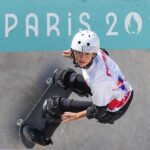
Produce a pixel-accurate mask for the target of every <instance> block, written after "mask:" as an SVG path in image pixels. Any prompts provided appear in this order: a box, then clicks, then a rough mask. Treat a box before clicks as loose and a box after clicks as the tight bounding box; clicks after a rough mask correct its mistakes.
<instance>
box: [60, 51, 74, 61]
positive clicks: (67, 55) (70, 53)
mask: <svg viewBox="0 0 150 150" xmlns="http://www.w3.org/2000/svg"><path fill="white" fill-rule="evenodd" d="M62 55H63V56H64V57H67V58H71V59H72V58H73V57H72V51H71V50H65V51H63V54H62Z"/></svg>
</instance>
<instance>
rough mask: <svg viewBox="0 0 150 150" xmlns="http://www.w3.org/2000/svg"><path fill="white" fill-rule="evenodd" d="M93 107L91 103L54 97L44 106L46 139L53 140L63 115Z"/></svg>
mask: <svg viewBox="0 0 150 150" xmlns="http://www.w3.org/2000/svg"><path fill="white" fill-rule="evenodd" d="M91 105H92V102H89V101H77V100H70V99H65V98H61V97H53V98H51V99H48V100H46V101H45V104H44V105H43V109H44V110H43V113H44V114H43V115H44V117H45V118H46V120H47V121H46V123H45V126H44V128H43V132H44V133H45V137H46V138H48V139H51V137H52V135H53V133H54V132H55V130H56V129H57V127H58V126H59V125H60V123H61V115H62V114H63V113H64V112H66V111H70V112H80V111H84V110H86V109H87V108H88V107H90V106H91Z"/></svg>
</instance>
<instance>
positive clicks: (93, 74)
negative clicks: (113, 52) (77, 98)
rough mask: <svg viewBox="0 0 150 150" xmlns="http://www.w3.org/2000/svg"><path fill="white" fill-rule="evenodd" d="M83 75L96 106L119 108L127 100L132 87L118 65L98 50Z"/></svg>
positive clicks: (110, 109)
mask: <svg viewBox="0 0 150 150" xmlns="http://www.w3.org/2000/svg"><path fill="white" fill-rule="evenodd" d="M82 73H83V77H84V79H85V81H86V82H87V84H88V86H89V87H90V88H91V92H92V94H93V95H92V101H93V103H94V104H95V105H97V106H108V111H111V112H115V111H117V110H119V109H121V108H122V107H123V106H124V105H125V104H126V103H127V101H128V99H129V97H130V95H131V91H132V87H131V85H130V84H129V82H128V81H127V80H126V79H125V77H124V75H123V74H122V72H121V70H120V68H119V67H118V65H117V64H116V63H115V62H114V61H113V60H112V59H111V58H110V57H109V56H107V55H106V54H105V53H104V52H103V51H101V50H100V52H98V54H97V56H96V57H95V58H94V59H93V63H92V65H91V66H90V68H88V69H82Z"/></svg>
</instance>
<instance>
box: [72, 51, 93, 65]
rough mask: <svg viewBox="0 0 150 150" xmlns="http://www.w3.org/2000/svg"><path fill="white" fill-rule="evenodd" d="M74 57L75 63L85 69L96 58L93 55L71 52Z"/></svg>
mask: <svg viewBox="0 0 150 150" xmlns="http://www.w3.org/2000/svg"><path fill="white" fill-rule="evenodd" d="M73 53H74V57H75V60H76V63H77V64H78V65H79V66H80V67H81V68H85V67H86V66H88V65H89V64H90V63H91V62H92V60H93V58H94V57H95V56H96V54H95V53H86V52H79V51H73Z"/></svg>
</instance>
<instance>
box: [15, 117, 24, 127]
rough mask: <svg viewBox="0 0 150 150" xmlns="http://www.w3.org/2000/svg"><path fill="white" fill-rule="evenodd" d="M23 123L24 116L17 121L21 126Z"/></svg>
mask: <svg viewBox="0 0 150 150" xmlns="http://www.w3.org/2000/svg"><path fill="white" fill-rule="evenodd" d="M22 123H23V119H22V118H20V119H18V120H17V122H16V124H17V126H19V127H21V125H22Z"/></svg>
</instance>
